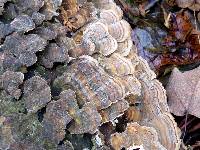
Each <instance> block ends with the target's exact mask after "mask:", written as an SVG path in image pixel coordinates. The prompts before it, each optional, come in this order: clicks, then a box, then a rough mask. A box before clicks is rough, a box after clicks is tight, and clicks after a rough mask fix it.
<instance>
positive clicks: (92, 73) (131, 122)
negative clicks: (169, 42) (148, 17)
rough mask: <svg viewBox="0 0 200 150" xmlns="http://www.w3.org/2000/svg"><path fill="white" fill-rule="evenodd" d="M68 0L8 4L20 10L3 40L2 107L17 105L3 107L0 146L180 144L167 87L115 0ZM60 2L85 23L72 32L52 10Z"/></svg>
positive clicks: (150, 148)
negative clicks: (140, 48)
mask: <svg viewBox="0 0 200 150" xmlns="http://www.w3.org/2000/svg"><path fill="white" fill-rule="evenodd" d="M33 2H34V3H33ZM62 2H63V3H62ZM67 2H68V3H67ZM70 2H71V1H70V0H69V1H67V0H63V1H62V0H56V1H52V0H44V1H43V0H30V3H29V4H28V5H27V6H25V5H21V4H23V0H17V2H16V4H15V5H16V9H17V10H18V9H20V11H17V10H15V9H12V8H11V7H12V6H13V5H14V4H13V3H8V6H7V7H6V8H5V10H4V11H5V13H8V12H11V10H12V11H13V12H14V11H15V13H19V14H15V13H13V14H11V15H13V16H11V18H15V19H13V21H11V22H10V24H9V23H7V25H9V28H10V30H11V31H10V33H5V34H4V35H2V39H4V41H3V42H2V43H3V44H2V45H1V46H0V49H2V53H0V60H1V61H0V63H1V76H0V83H1V86H0V87H1V91H0V92H1V95H3V97H2V96H1V97H0V107H4V106H5V105H8V106H7V107H6V108H8V107H10V108H13V109H12V110H10V109H8V110H5V109H3V110H2V111H1V110H0V149H11V150H12V149H13V150H14V149H23V150H25V149H28V150H34V149H37V150H40V149H41V150H43V149H55V150H56V149H59V150H62V149H63V150H64V149H77V143H78V146H80V147H78V149H79V148H80V149H81V147H83V148H88V149H98V150H100V149H116V150H120V149H122V148H125V149H131V148H132V147H134V146H141V147H143V148H144V149H147V150H161V149H163V150H166V149H167V150H175V149H179V146H180V142H181V141H180V134H179V130H178V127H177V125H176V123H175V121H174V118H173V117H172V116H171V114H170V111H169V108H168V105H167V100H166V92H165V89H164V88H163V86H162V85H161V83H160V82H159V81H158V80H157V79H156V75H155V73H154V72H153V71H152V70H151V69H150V68H149V66H148V64H147V62H146V61H145V60H144V59H143V58H141V57H139V56H138V55H137V50H136V48H135V46H134V45H133V43H132V41H131V27H130V25H129V23H128V22H127V21H125V20H124V19H123V18H122V17H123V12H122V10H121V9H120V8H119V7H118V6H117V5H116V4H115V2H114V1H113V0H94V1H90V2H87V1H84V2H82V3H81V2H80V3H81V4H80V6H77V3H76V5H75V4H74V3H72V2H73V1H72V2H71V3H70ZM66 4H68V5H66ZM31 5H34V7H33V6H32V7H31ZM74 5H75V6H76V7H77V8H76V7H72V6H74ZM28 7H29V8H28ZM87 7H90V8H91V9H86V8H87ZM22 8H23V9H22ZM59 8H60V9H61V18H62V19H61V21H63V24H65V25H66V23H68V22H70V21H72V20H71V19H72V18H73V17H75V18H82V19H84V21H82V24H81V26H76V23H77V22H76V20H73V22H70V23H71V24H70V25H71V27H73V29H74V28H75V29H78V28H79V30H78V31H76V32H75V34H73V35H72V37H70V38H69V37H67V36H66V35H67V31H66V30H69V28H70V26H67V28H65V27H64V26H63V25H62V22H60V21H59V20H58V19H55V18H54V17H56V16H58V15H59V13H58V11H57V10H58V9H59ZM72 8H76V9H75V10H71V11H70V9H72ZM65 9H66V10H65ZM64 10H65V11H64ZM63 11H64V12H63ZM88 11H89V12H88ZM0 12H1V9H0ZM22 13H24V14H27V16H26V15H21V14H22ZM62 15H64V16H62ZM66 17H68V18H66ZM63 18H64V19H65V20H64V19H63ZM54 19H55V20H54ZM49 20H51V21H49ZM3 24H4V26H5V25H6V23H3ZM67 25H69V24H67ZM79 25H80V24H79ZM4 26H2V27H4ZM0 30H4V29H3V28H2V29H1V28H0ZM30 31H31V32H30ZM55 64H56V65H55ZM37 65H40V66H44V68H45V69H46V70H48V72H45V73H43V74H42V73H41V72H42V71H41V70H40V71H37V67H38V66H37ZM59 65H61V66H62V67H61V68H62V69H61V71H58V70H59V69H58V66H59ZM30 66H31V67H30ZM23 67H26V69H27V70H26V71H24V72H23V71H22V70H23ZM34 68H36V69H35V70H34ZM32 70H34V71H32ZM20 71H21V72H20ZM23 73H24V74H23ZM54 90H55V91H56V93H57V94H55V91H54ZM15 107H17V108H15ZM108 126H110V127H108ZM119 126H121V128H120V127H119ZM122 126H123V127H122ZM119 128H120V129H119ZM105 130H106V131H108V132H103V131H105ZM83 136H88V137H87V138H85V139H83V138H82V137H83ZM77 137H78V138H77ZM81 139H82V140H86V139H89V142H88V141H87V142H85V144H86V143H89V144H87V146H90V147H84V146H82V143H81V142H80V141H78V142H76V140H81ZM74 143H75V144H74Z"/></svg>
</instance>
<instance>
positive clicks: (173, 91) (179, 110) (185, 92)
mask: <svg viewBox="0 0 200 150" xmlns="http://www.w3.org/2000/svg"><path fill="white" fill-rule="evenodd" d="M199 79H200V67H198V68H196V69H193V70H190V71H186V72H183V73H182V72H181V71H179V70H178V69H177V68H175V69H174V70H173V71H172V74H171V76H170V79H169V82H168V84H167V87H166V90H167V95H168V100H169V101H168V103H169V107H170V109H171V112H172V113H174V114H175V115H178V116H183V115H185V113H186V112H188V113H189V114H192V115H194V116H196V117H198V118H200V112H199V108H200V103H199V99H200V94H199V93H200V82H199Z"/></svg>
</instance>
